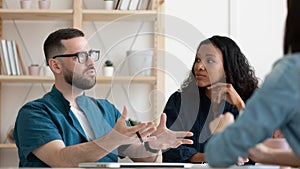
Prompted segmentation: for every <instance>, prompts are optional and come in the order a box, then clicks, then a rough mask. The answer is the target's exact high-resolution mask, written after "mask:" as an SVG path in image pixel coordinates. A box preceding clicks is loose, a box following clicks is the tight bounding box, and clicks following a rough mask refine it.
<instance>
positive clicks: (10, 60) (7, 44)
mask: <svg viewBox="0 0 300 169" xmlns="http://www.w3.org/2000/svg"><path fill="white" fill-rule="evenodd" d="M0 55H1V57H0V61H1V67H2V68H1V74H2V75H25V74H26V73H25V68H24V64H23V61H22V58H21V55H20V51H19V48H18V45H17V43H16V41H14V40H5V39H2V40H1V44H0Z"/></svg>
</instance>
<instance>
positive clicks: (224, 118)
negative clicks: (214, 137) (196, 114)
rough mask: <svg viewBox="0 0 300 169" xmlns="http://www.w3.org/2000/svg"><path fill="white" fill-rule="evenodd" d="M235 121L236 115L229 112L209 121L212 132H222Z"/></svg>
mask: <svg viewBox="0 0 300 169" xmlns="http://www.w3.org/2000/svg"><path fill="white" fill-rule="evenodd" d="M232 123H234V116H233V115H232V114H231V113H229V112H227V113H225V114H221V115H220V116H219V117H217V118H215V119H214V120H213V121H211V122H210V123H209V129H210V131H211V133H212V134H215V133H218V132H222V131H223V130H224V129H225V128H226V127H227V126H229V125H230V124H232Z"/></svg>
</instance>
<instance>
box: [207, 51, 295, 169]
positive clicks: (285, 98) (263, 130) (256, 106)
mask: <svg viewBox="0 0 300 169" xmlns="http://www.w3.org/2000/svg"><path fill="white" fill-rule="evenodd" d="M290 57H291V58H290ZM296 57H297V59H294V58H296ZM298 58H300V57H299V56H287V57H285V58H283V59H281V60H280V61H278V62H277V63H276V64H275V66H274V67H273V70H272V72H271V73H270V74H269V75H268V76H267V77H266V79H265V81H264V83H263V85H262V86H261V88H260V89H257V91H256V92H255V93H254V95H253V96H252V97H251V98H250V99H249V100H248V102H247V103H246V108H245V109H244V111H243V112H242V114H241V115H240V116H239V117H238V119H237V120H236V122H235V123H234V124H232V125H230V126H228V127H227V128H226V129H225V131H224V132H222V133H218V134H215V135H214V136H213V137H212V138H211V139H210V140H209V142H208V144H207V146H206V148H205V158H206V161H207V162H208V164H209V165H210V166H212V167H229V166H231V165H233V164H235V163H236V162H237V159H238V157H239V156H247V155H248V149H249V148H251V147H253V146H255V145H256V144H257V143H260V142H262V141H263V140H265V139H266V138H267V137H269V136H270V135H271V134H272V132H273V131H274V130H275V129H277V128H280V127H281V126H282V125H285V123H287V121H288V120H289V118H292V116H293V113H294V112H295V108H296V107H297V104H299V102H298V101H299V72H298V70H297V66H299V64H297V63H300V59H298Z"/></svg>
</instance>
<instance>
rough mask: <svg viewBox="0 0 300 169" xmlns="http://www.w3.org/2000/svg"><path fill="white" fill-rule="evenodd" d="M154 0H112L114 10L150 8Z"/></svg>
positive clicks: (152, 6)
mask: <svg viewBox="0 0 300 169" xmlns="http://www.w3.org/2000/svg"><path fill="white" fill-rule="evenodd" d="M154 1H155V0H114V9H116V10H152V9H153V8H154Z"/></svg>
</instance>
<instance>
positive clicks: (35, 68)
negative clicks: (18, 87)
mask: <svg viewBox="0 0 300 169" xmlns="http://www.w3.org/2000/svg"><path fill="white" fill-rule="evenodd" d="M28 73H29V75H35V76H36V75H39V74H40V66H39V65H37V64H32V65H30V66H28Z"/></svg>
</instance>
